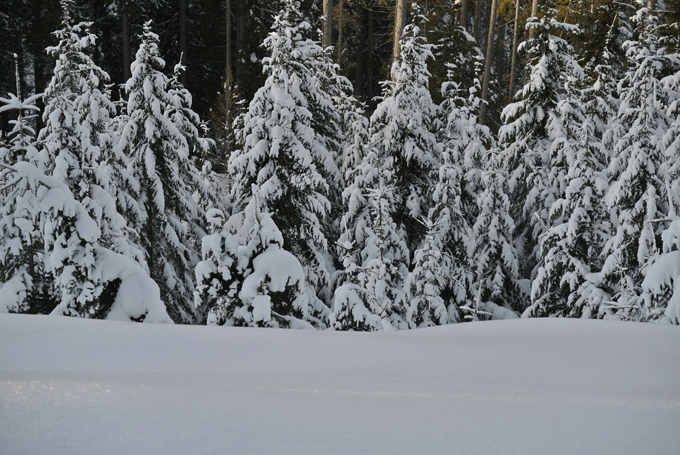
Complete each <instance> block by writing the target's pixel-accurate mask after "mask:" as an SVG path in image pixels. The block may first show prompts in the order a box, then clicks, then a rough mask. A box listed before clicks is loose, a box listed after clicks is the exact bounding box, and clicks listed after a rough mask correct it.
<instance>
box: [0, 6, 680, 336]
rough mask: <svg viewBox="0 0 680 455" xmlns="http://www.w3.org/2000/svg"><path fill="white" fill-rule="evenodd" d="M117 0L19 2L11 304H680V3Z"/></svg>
mask: <svg viewBox="0 0 680 455" xmlns="http://www.w3.org/2000/svg"><path fill="white" fill-rule="evenodd" d="M10 3H11V2H10ZM18 3H20V4H21V6H24V7H25V6H27V5H30V6H34V4H33V3H26V2H18ZM99 6H101V5H100V4H99V3H97V2H79V1H77V0H62V1H61V5H59V8H57V9H56V10H55V11H52V13H49V12H48V11H50V10H49V8H46V9H44V14H43V13H40V14H37V15H36V16H32V17H31V18H29V19H30V20H24V19H26V18H25V17H24V18H21V17H20V16H21V14H24V13H26V11H25V10H24V9H21V8H17V9H16V11H17V13H13V14H12V15H6V14H3V15H2V16H1V17H2V19H3V20H5V21H7V24H8V27H10V26H13V27H14V28H13V29H12V28H11V27H10V28H7V30H15V31H16V32H15V33H13V34H11V36H9V37H8V40H7V41H6V42H7V43H9V44H10V45H11V44H12V43H14V44H15V45H16V46H17V47H18V48H19V49H20V50H21V52H20V53H13V54H12V56H11V57H12V58H11V60H10V59H8V58H7V55H5V54H4V53H3V59H4V60H3V68H10V67H12V68H15V71H14V74H13V75H11V76H13V78H11V77H9V75H8V77H5V76H6V75H5V73H9V72H6V71H3V75H2V77H3V81H2V83H3V84H5V85H6V86H7V87H6V93H7V96H6V97H3V98H1V99H0V101H2V103H3V107H0V113H1V114H2V115H3V125H2V128H3V129H2V132H3V133H2V138H1V140H2V143H1V144H0V145H1V146H2V147H1V148H0V167H1V168H2V169H0V185H1V186H0V193H1V194H2V200H3V204H2V211H3V212H2V214H3V218H2V222H0V233H2V236H3V237H2V238H1V239H0V261H1V262H2V269H0V285H2V288H0V310H2V311H10V312H28V313H52V314H65V315H72V316H81V317H94V318H115V319H128V320H144V321H165V322H168V321H170V320H173V321H175V322H179V323H198V324H205V323H208V324H218V325H247V326H270V327H310V326H311V327H316V328H327V327H332V328H335V329H338V330H389V329H405V328H413V327H422V326H430V325H439V324H448V323H455V322H459V321H463V320H477V319H487V318H512V317H518V316H520V315H522V316H525V317H540V316H562V317H587V318H615V319H624V320H637V321H658V322H659V321H660V322H670V323H674V324H678V323H679V322H680V280H678V277H680V221H679V220H678V215H677V214H678V213H680V164H678V163H680V156H679V154H680V120H679V115H678V114H679V112H680V56H679V54H678V49H679V47H678V46H679V44H680V40H679V38H680V32H679V25H678V24H679V23H680V20H679V18H680V16H679V8H678V5H676V4H673V5H666V4H664V3H661V2H659V4H655V3H654V2H653V1H650V2H649V3H646V4H638V3H627V2H615V1H610V0H594V1H573V0H572V1H571V2H568V3H567V2H565V3H564V4H563V3H559V2H543V1H541V2H538V1H537V2H534V3H533V4H531V5H530V4H526V5H523V4H521V2H516V3H511V2H505V3H504V2H502V1H500V0H491V1H488V2H483V1H478V2H473V1H465V0H463V1H461V2H454V3H451V2H434V3H429V2H428V3H427V4H418V3H413V4H410V5H408V4H406V3H403V2H401V1H398V2H396V4H395V5H386V4H381V3H379V2H378V3H375V4H373V3H370V2H369V3H362V4H355V3H353V2H340V1H338V3H335V4H333V3H332V2H329V1H326V2H324V4H322V5H318V4H313V3H312V4H305V2H299V1H297V0H284V1H282V2H281V3H280V4H277V5H273V4H267V5H259V4H257V5H256V4H240V3H239V2H235V1H234V2H233V4H232V2H231V1H227V2H226V3H224V2H222V3H219V2H218V3H215V4H211V3H210V2H189V1H187V2H184V1H180V5H179V12H177V11H176V9H172V8H169V7H168V5H166V3H165V2H163V1H161V0H158V1H156V2H149V3H148V4H147V3H146V2H134V3H133V2H129V3H128V2H125V1H120V2H113V3H111V4H110V5H108V7H107V8H104V9H103V10H101V11H98V10H97V9H96V7H99ZM209 6H211V7H212V9H211V8H209ZM273 7H276V8H277V10H276V11H272V10H271V8H273ZM133 8H138V9H137V10H134V11H136V12H134V13H133ZM225 8H226V9H225ZM245 10H247V12H248V14H245V15H244V13H243V12H244V11H245ZM324 10H325V11H326V12H327V13H328V14H327V16H326V18H327V20H325V21H324V20H322V19H321V16H322V14H323V11H324ZM41 11H43V10H41ZM210 11H212V13H210ZM220 11H221V12H220ZM34 12H36V11H34ZM227 12H228V14H227ZM19 13H21V14H19ZM218 13H219V14H218ZM202 14H205V15H202ZM55 15H57V16H59V17H60V18H61V19H60V23H59V24H56V25H55V29H56V32H54V33H51V34H50V35H49V37H47V35H46V34H45V30H44V27H45V24H47V23H50V21H52V20H53V17H54V16H55ZM150 15H153V16H154V17H153V21H145V22H143V23H140V22H138V21H140V20H141V19H142V18H145V17H146V16H150ZM218 17H219V18H220V23H221V24H222V25H221V26H222V30H223V32H224V34H223V35H222V37H221V38H220V41H221V44H215V42H214V41H210V40H209V39H208V37H212V38H213V39H215V36H216V35H215V30H216V29H218V30H219V27H220V26H219V25H218V22H217V18H218ZM244 17H245V19H244ZM92 19H94V20H92ZM201 20H205V22H201ZM211 21H214V24H213V25H214V28H212V27H210V26H208V24H212V23H213V22H211ZM107 24H108V25H107ZM511 25H512V26H511ZM35 27H37V28H35ZM104 27H109V28H108V29H106V30H107V31H104V30H105V28H104ZM178 30H179V32H178ZM211 30H212V31H211ZM395 37H397V38H398V39H395ZM43 38H44V39H45V40H47V41H49V43H48V45H47V46H46V53H44V54H41V53H40V52H38V51H39V50H40V49H39V47H36V46H41V45H44V44H45V43H41V41H40V40H41V39H43ZM102 38H103V39H102ZM36 42H37V43H38V44H36ZM29 43H30V44H29ZM116 43H123V45H122V62H123V64H122V65H120V60H121V55H120V54H121V52H120V50H121V47H119V46H117V45H116ZM211 43H212V44H211ZM220 48H221V51H220V52H221V53H222V56H223V57H224V58H223V59H220V58H215V57H214V56H210V55H208V54H209V53H210V52H211V51H214V50H215V49H220ZM133 49H134V56H133V51H132V50H133ZM5 65H7V66H5ZM213 65H215V66H214V67H213ZM103 68H106V70H105V69H103ZM109 70H110V71H111V73H109V72H108V71H109ZM5 79H7V80H5ZM12 79H13V85H11V84H10V82H9V81H10V80H12ZM41 81H44V84H45V85H44V93H40V94H36V93H35V91H36V90H37V88H39V87H40V84H41ZM116 81H125V82H124V83H116ZM192 87H195V88H196V90H195V92H194V90H193V89H192ZM220 90H221V92H220ZM218 92H219V95H217V94H218ZM3 93H4V92H3ZM192 95H195V96H192ZM3 96H4V95H3ZM201 118H203V119H206V118H207V119H209V120H210V122H209V123H206V122H205V121H202V120H201ZM213 169H217V170H219V171H220V172H221V173H223V174H226V176H227V177H226V179H222V180H221V181H220V180H219V178H218V175H217V174H216V173H215V172H214V170H213Z"/></svg>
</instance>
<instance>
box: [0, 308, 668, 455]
mask: <svg viewBox="0 0 680 455" xmlns="http://www.w3.org/2000/svg"><path fill="white" fill-rule="evenodd" d="M679 347H680V330H678V328H677V327H670V326H661V325H652V324H635V323H622V322H605V321H581V320H556V319H550V320H540V319H534V320H516V321H493V322H481V323H470V324H458V325H454V326H448V327H440V328H434V329H422V330H412V331H404V332H392V333H368V334H367V333H340V332H329V331H326V332H320V331H302V330H274V329H237V328H221V327H187V326H169V325H155V324H135V323H119V322H109V321H90V320H81V319H72V318H67V317H49V316H24V315H7V314H0V453H2V454H30V455H40V454H50V455H54V454H69V455H75V454H87V455H98V454H125V455H130V454H145V455H147V454H163V455H172V454H183V455H184V454H191V455H195V454H220V455H223V454H295V455H300V454H312V453H313V454H364V453H365V454H409V455H411V454H412V455H419V454H465V455H469V454H493V455H500V454H522V455H529V454H540V455H546V454H550V455H559V454H617V455H621V454H636V455H637V454H677V453H680V427H679V426H678V425H679V422H680V349H679Z"/></svg>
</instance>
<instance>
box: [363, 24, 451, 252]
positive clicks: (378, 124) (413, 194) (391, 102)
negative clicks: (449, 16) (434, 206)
mask: <svg viewBox="0 0 680 455" xmlns="http://www.w3.org/2000/svg"><path fill="white" fill-rule="evenodd" d="M431 48H432V46H431V45H429V44H427V43H426V40H425V38H424V37H423V36H421V34H420V29H419V27H418V26H416V25H415V24H409V25H407V26H406V27H405V28H404V33H403V37H402V39H401V47H400V49H401V51H400V54H399V59H398V60H397V61H396V62H394V63H393V65H392V80H391V81H385V82H384V83H383V84H384V94H383V100H382V101H381V103H380V104H379V105H378V107H377V108H376V110H375V112H374V113H373V115H372V116H371V126H370V137H371V143H373V144H375V145H376V147H378V148H379V152H378V154H379V156H380V157H381V166H383V167H384V169H385V171H386V172H387V173H386V174H385V175H389V180H386V182H385V184H386V186H388V187H391V188H393V189H394V192H395V194H394V197H395V203H394V206H393V207H391V208H390V214H391V217H392V219H393V220H394V222H395V223H396V225H397V226H398V229H399V230H400V231H402V232H403V234H402V235H403V236H404V237H403V239H404V242H405V243H406V244H407V245H408V247H409V250H410V251H413V250H415V249H416V248H417V247H418V245H420V242H421V240H422V238H423V236H424V232H423V228H422V225H421V224H420V221H419V220H420V219H421V217H423V216H427V213H428V211H429V209H430V199H429V198H430V195H431V193H432V190H433V188H434V180H435V178H436V170H437V169H438V167H439V163H440V160H441V157H440V155H441V146H440V144H439V143H438V141H437V138H436V136H435V135H434V133H433V132H432V131H433V129H434V127H435V124H436V123H435V122H436V121H437V118H438V107H437V106H436V105H435V104H434V102H433V101H432V98H431V96H430V92H429V90H428V81H429V77H430V73H429V72H428V70H427V59H428V58H433V56H432V52H431Z"/></svg>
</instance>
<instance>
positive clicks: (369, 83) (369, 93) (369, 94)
mask: <svg viewBox="0 0 680 455" xmlns="http://www.w3.org/2000/svg"><path fill="white" fill-rule="evenodd" d="M373 46H374V42H373V10H372V9H369V10H368V52H367V53H366V54H368V63H367V65H366V67H367V71H366V98H368V104H369V105H371V103H372V102H373V53H374V49H373Z"/></svg>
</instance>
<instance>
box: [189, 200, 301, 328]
mask: <svg viewBox="0 0 680 455" xmlns="http://www.w3.org/2000/svg"><path fill="white" fill-rule="evenodd" d="M208 214H209V215H208V216H209V219H210V221H211V223H212V224H213V233H212V234H210V235H207V236H205V237H204V238H203V261H202V262H200V263H199V264H198V266H197V267H196V276H197V281H198V286H197V288H196V306H197V307H198V308H205V310H199V311H200V312H201V313H208V317H207V323H208V324H210V325H229V326H253V327H300V326H304V325H305V324H307V323H305V322H304V319H308V318H309V315H308V314H306V312H307V310H308V301H307V299H308V296H307V293H306V292H305V281H304V272H303V269H302V265H301V264H300V262H299V261H298V260H297V259H296V258H295V256H293V255H292V254H291V253H289V252H287V251H285V250H283V249H282V246H283V236H282V235H281V231H279V229H278V228H277V227H276V224H274V221H273V220H272V217H271V216H270V215H269V214H267V213H262V212H261V207H260V205H259V201H258V199H257V197H254V198H252V199H251V200H250V202H249V203H248V205H247V206H246V208H245V209H244V210H243V211H241V212H238V213H236V214H235V215H232V216H231V217H230V218H229V219H228V220H226V222H225V220H224V215H223V213H222V211H220V210H218V209H211V210H210V211H209V212H208Z"/></svg>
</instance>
